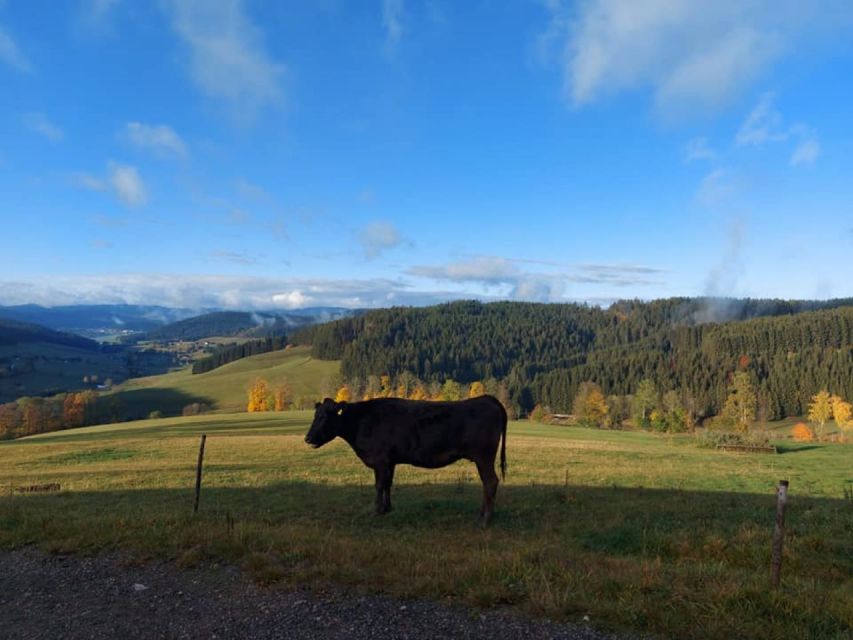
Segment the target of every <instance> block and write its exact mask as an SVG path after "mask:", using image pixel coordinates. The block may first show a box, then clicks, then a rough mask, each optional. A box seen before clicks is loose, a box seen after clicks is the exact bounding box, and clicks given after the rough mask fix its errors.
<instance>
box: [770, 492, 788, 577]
mask: <svg viewBox="0 0 853 640" xmlns="http://www.w3.org/2000/svg"><path fill="white" fill-rule="evenodd" d="M787 502H788V481H787V480H780V481H779V486H778V487H776V527H775V528H774V529H773V553H772V555H771V558H770V584H771V585H772V586H773V588H774V589H777V588H778V587H779V580H780V573H781V571H782V543H783V542H784V540H785V505H786V503H787Z"/></svg>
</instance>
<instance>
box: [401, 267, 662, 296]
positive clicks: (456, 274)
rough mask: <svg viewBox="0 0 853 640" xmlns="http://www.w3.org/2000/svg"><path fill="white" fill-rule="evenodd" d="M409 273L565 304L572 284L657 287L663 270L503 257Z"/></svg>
mask: <svg viewBox="0 0 853 640" xmlns="http://www.w3.org/2000/svg"><path fill="white" fill-rule="evenodd" d="M524 264H538V265H542V266H546V267H547V266H551V267H562V268H563V270H562V271H561V272H548V273H542V272H532V271H528V270H525V269H522V268H521V266H520V265H524ZM407 273H408V274H409V275H412V276H416V277H419V278H428V279H431V280H438V281H447V282H451V283H455V284H465V283H474V284H480V285H483V286H484V287H485V288H486V290H487V291H491V292H492V293H494V294H496V295H498V296H500V297H508V298H511V299H514V300H533V301H538V302H558V301H565V300H566V297H565V294H566V292H567V290H568V287H569V285H570V284H580V285H597V286H609V287H628V286H644V285H649V284H658V283H657V282H655V281H653V280H650V277H651V276H653V275H656V274H660V273H662V271H661V270H660V269H656V268H653V267H646V266H642V265H630V264H581V265H564V264H561V263H554V262H548V261H541V260H516V259H512V258H503V257H500V256H475V257H473V258H471V259H466V260H461V261H457V262H451V263H448V264H445V265H429V266H415V267H411V268H410V269H409V270H408V271H407Z"/></svg>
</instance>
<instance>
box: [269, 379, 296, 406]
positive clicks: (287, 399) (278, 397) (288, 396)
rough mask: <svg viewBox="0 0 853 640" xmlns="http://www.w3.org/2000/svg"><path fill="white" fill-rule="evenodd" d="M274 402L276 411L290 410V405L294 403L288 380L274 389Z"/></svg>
mask: <svg viewBox="0 0 853 640" xmlns="http://www.w3.org/2000/svg"><path fill="white" fill-rule="evenodd" d="M273 400H274V402H275V410H276V411H285V410H286V409H289V408H290V405H291V404H292V403H293V391H292V390H291V388H290V383H289V382H288V381H287V380H282V381H281V382H279V383H278V384H277V385H276V387H275V389H273Z"/></svg>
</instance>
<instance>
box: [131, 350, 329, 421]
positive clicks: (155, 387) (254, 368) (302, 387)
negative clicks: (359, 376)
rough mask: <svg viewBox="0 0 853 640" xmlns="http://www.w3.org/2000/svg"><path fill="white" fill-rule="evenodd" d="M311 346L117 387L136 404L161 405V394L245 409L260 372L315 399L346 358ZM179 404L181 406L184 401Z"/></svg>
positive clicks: (230, 409) (221, 407)
mask: <svg viewBox="0 0 853 640" xmlns="http://www.w3.org/2000/svg"><path fill="white" fill-rule="evenodd" d="M310 352H311V350H310V348H309V347H294V348H291V349H286V350H284V351H273V352H270V353H262V354H260V355H257V356H252V357H249V358H243V359H241V360H237V361H235V362H231V363H229V364H226V365H224V366H222V367H219V368H218V369H214V370H213V371H209V372H207V373H200V374H196V375H193V374H192V373H191V372H190V370H189V368H187V369H182V370H181V371H175V372H172V373H167V374H165V375H161V376H151V377H147V378H136V379H133V380H128V381H127V382H126V383H125V384H123V385H122V386H121V387H119V388H117V390H116V392H115V395H116V396H117V397H118V398H119V400H120V401H121V402H122V404H123V405H125V406H127V407H128V408H129V409H131V410H133V409H135V408H136V407H141V408H143V409H146V408H147V409H149V410H150V409H153V408H157V400H158V397H162V402H164V403H169V404H176V405H177V404H179V403H183V404H189V403H190V402H195V401H199V402H205V403H207V404H209V405H211V406H212V407H213V408H214V409H216V410H217V411H222V412H234V411H243V410H245V408H246V388H247V387H248V385H249V384H250V383H251V381H252V380H253V379H254V378H256V377H258V376H260V377H263V378H265V379H266V380H267V382H268V383H270V384H271V385H275V384H277V383H279V382H281V381H283V380H287V381H288V382H289V383H290V385H291V388H292V390H293V397H294V399H297V398H299V397H300V396H303V395H305V396H309V397H311V398H312V399H313V398H316V397H319V395H320V389H321V387H322V384H323V381H324V379H326V378H329V377H331V376H334V375H335V374H336V373H337V372H338V369H339V367H340V363H339V362H337V361H324V360H315V359H314V358H312V357H311V353H310ZM181 406H183V405H181ZM174 408H177V410H178V411H180V408H181V407H180V406H176V407H174ZM174 408H173V407H171V406H170V407H168V409H172V410H173V409H174ZM168 409H167V410H168ZM144 413H147V411H146V412H144Z"/></svg>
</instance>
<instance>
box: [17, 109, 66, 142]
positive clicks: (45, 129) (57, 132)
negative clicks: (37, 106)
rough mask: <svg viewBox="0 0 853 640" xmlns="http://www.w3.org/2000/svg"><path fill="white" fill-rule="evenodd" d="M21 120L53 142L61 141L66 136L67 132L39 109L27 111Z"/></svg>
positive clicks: (33, 130)
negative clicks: (38, 110)
mask: <svg viewBox="0 0 853 640" xmlns="http://www.w3.org/2000/svg"><path fill="white" fill-rule="evenodd" d="M21 120H22V122H23V123H24V126H25V127H27V129H29V130H30V131H32V132H34V133H37V134H39V135H40V136H43V137H45V138H47V139H48V140H50V141H51V142H59V141H61V140H62V139H63V138H65V132H64V131H62V129H60V128H59V127H58V126H57V125H55V124H54V123H53V122H51V121H50V120H49V119H48V117H47V116H46V115H44V114H43V113H40V112H37V111H33V112H30V113H26V114H24V116H23V118H22V119H21Z"/></svg>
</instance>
